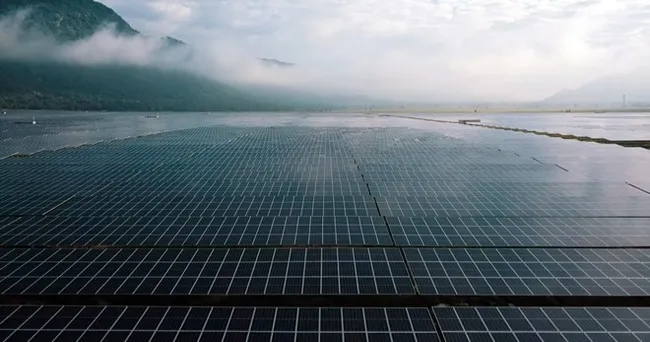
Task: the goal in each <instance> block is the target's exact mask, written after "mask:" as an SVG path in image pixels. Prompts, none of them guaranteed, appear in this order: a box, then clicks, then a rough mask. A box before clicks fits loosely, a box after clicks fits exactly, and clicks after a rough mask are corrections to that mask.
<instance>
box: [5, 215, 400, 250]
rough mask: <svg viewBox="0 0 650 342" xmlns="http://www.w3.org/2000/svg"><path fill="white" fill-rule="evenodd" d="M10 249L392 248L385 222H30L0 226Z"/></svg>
mask: <svg viewBox="0 0 650 342" xmlns="http://www.w3.org/2000/svg"><path fill="white" fill-rule="evenodd" d="M0 245H4V246H64V245H68V246H70V245H73V246H80V245H103V246H111V245H112V246H127V245H128V246H153V245H156V246H195V245H201V246H221V245H287V246H290V245H392V240H391V237H390V234H389V232H388V229H387V228H386V224H385V222H384V220H383V218H381V217H361V216H358V217H355V216H353V217H340V216H339V217H198V218H182V217H134V218H123V217H87V218H86V217H81V218H80V217H48V216H45V217H30V218H18V219H17V218H12V219H11V220H6V223H5V222H2V221H0Z"/></svg>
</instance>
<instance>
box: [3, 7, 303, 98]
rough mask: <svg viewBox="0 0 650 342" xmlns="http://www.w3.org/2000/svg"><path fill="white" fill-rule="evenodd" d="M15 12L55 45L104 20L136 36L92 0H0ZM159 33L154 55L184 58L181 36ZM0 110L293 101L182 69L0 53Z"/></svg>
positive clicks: (120, 32)
mask: <svg viewBox="0 0 650 342" xmlns="http://www.w3.org/2000/svg"><path fill="white" fill-rule="evenodd" d="M23 10H25V11H23ZM16 13H22V14H23V15H25V18H24V20H23V22H22V23H23V28H24V29H26V30H30V31H38V32H40V33H42V34H44V35H46V36H51V37H53V38H54V39H55V40H56V41H59V42H60V43H66V44H67V43H70V42H75V41H78V40H80V39H84V38H88V37H90V36H92V35H93V34H94V33H95V32H97V31H98V30H100V29H102V28H104V27H106V26H107V25H111V26H112V27H113V29H114V31H115V33H116V34H118V35H121V36H136V35H141V33H140V32H138V31H137V30H135V29H134V28H133V27H131V25H129V23H127V22H126V21H125V20H124V19H122V18H121V17H120V16H119V15H118V14H117V13H115V12H114V11H113V10H112V9H110V8H108V7H106V6H104V5H102V4H101V3H98V2H95V1H93V0H0V17H6V16H11V15H15V14H16ZM19 37H20V36H19ZM160 39H162V40H163V41H164V42H165V44H164V45H163V47H162V49H161V51H159V52H160V53H163V52H164V50H165V49H173V48H177V47H183V48H184V49H185V48H187V49H186V50H183V52H184V53H185V52H187V53H186V54H185V56H184V58H191V48H190V47H188V46H187V44H185V43H184V42H182V41H180V40H177V39H175V38H172V37H161V38H160ZM43 55H45V54H43ZM39 56H40V55H39ZM0 108H10V109H19V108H20V109H23V108H29V109H70V110H145V111H147V110H156V111H163V110H174V111H220V110H222V111H233V110H241V111H250V110H290V109H293V108H294V107H293V106H291V105H290V104H287V103H280V101H277V100H276V99H273V98H268V97H265V96H260V95H258V94H256V93H254V92H250V91H246V90H242V89H238V88H235V87H232V86H228V85H226V84H223V83H219V82H215V81H213V80H210V79H207V78H204V77H201V76H198V75H195V74H191V73H188V72H182V71H170V70H164V69H161V68H157V67H145V66H126V65H95V66H93V65H79V64H72V63H66V62H61V61H55V60H53V59H47V58H38V59H29V60H27V59H10V58H8V57H6V58H4V59H3V58H0Z"/></svg>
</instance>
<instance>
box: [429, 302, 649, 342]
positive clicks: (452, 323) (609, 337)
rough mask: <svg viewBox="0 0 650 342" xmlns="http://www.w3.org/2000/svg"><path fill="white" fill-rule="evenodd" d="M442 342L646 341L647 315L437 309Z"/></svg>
mask: <svg viewBox="0 0 650 342" xmlns="http://www.w3.org/2000/svg"><path fill="white" fill-rule="evenodd" d="M433 313H434V316H435V318H436V321H437V322H438V324H439V325H440V330H441V332H442V335H443V337H444V340H445V341H459V342H460V341H521V342H524V341H526V342H529V341H648V340H650V325H649V324H648V322H650V309H648V308H621V307H611V308H605V307H594V308H574V307H523V308H517V307H446V308H443V307H435V308H433Z"/></svg>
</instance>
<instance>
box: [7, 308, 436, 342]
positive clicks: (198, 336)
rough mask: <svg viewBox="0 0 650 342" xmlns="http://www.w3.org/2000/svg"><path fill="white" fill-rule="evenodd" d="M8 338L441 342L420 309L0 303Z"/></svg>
mask: <svg viewBox="0 0 650 342" xmlns="http://www.w3.org/2000/svg"><path fill="white" fill-rule="evenodd" d="M0 312H2V315H0V334H2V335H3V336H7V340H6V341H27V340H30V339H31V340H34V341H44V340H47V341H76V340H79V341H100V340H103V341H116V340H120V341H148V340H152V341H173V340H176V341H250V342H256V341H265V342H266V341H278V342H280V341H323V342H325V341H327V342H343V341H386V342H388V341H394V342H406V341H426V342H435V341H439V340H440V339H439V336H438V334H437V332H436V327H435V324H434V322H433V319H432V317H431V313H430V311H429V310H428V309H426V308H275V307H234V308H232V307H165V306H150V307H146V306H145V307H141V306H134V307H124V306H1V307H0Z"/></svg>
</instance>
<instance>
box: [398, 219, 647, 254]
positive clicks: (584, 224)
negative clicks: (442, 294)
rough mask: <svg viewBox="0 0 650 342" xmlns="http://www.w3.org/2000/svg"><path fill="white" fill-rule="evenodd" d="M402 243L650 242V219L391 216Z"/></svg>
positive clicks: (560, 244) (566, 244)
mask: <svg viewBox="0 0 650 342" xmlns="http://www.w3.org/2000/svg"><path fill="white" fill-rule="evenodd" d="M386 221H387V222H388V226H389V227H390V231H391V234H392V236H393V239H394V240H395V244H396V245H398V246H399V245H401V246H482V247H517V246H524V247H525V246H544V247H581V246H586V247H589V246H602V247H608V246H609V247H613V246H650V235H648V227H650V219H648V218H585V217H573V218H563V217H553V218H544V217H538V218H534V217H494V218H490V217H459V218H443V217H387V218H386Z"/></svg>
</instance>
